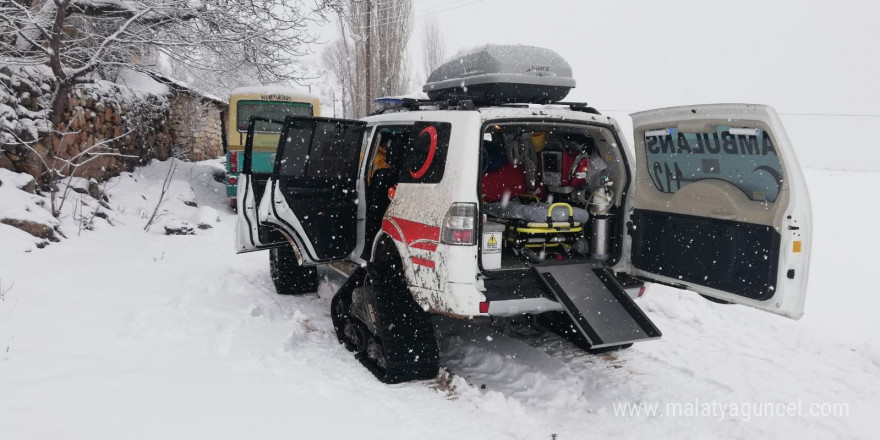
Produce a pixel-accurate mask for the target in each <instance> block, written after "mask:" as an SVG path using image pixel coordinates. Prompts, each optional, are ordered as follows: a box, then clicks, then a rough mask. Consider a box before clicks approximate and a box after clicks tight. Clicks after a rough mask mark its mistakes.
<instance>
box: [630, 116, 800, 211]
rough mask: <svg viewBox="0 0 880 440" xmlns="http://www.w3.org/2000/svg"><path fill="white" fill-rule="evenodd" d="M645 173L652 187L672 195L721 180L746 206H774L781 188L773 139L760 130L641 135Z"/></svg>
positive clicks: (724, 128)
mask: <svg viewBox="0 0 880 440" xmlns="http://www.w3.org/2000/svg"><path fill="white" fill-rule="evenodd" d="M645 147H646V148H645V152H646V155H647V159H648V162H647V165H648V172H649V173H650V175H651V180H652V181H653V183H654V186H655V187H656V188H657V189H658V190H659V191H661V192H664V193H675V192H677V191H678V190H680V189H681V188H683V187H685V186H687V185H688V184H690V183H693V182H696V181H700V180H706V179H719V180H723V181H725V182H728V183H730V184H732V185H734V186H736V187H737V188H739V189H740V190H741V191H742V192H743V193H745V195H746V196H748V198H749V199H750V200H753V201H762V202H775V201H776V198H777V197H778V196H779V191H780V189H781V188H782V182H783V173H782V164H781V163H780V162H779V157H778V156H777V155H776V148H775V147H774V141H773V137H772V136H771V134H770V133H769V132H768V131H766V130H763V129H760V128H737V127H730V126H725V125H718V126H715V127H714V130H712V127H710V128H709V129H708V130H704V131H682V130H678V129H677V128H666V129H660V130H649V131H647V132H645Z"/></svg>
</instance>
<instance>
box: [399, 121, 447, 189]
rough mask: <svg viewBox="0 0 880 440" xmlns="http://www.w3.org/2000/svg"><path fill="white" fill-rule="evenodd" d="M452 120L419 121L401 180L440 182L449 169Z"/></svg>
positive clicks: (412, 137)
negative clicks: (448, 153) (447, 168)
mask: <svg viewBox="0 0 880 440" xmlns="http://www.w3.org/2000/svg"><path fill="white" fill-rule="evenodd" d="M451 130H452V124H450V123H448V122H416V123H415V124H414V125H413V127H412V134H411V137H410V141H409V144H408V145H407V146H406V150H405V151H406V154H405V155H404V159H403V169H402V170H401V171H400V182H401V183H439V182H440V180H442V179H443V171H444V170H445V169H446V153H447V152H448V151H449V136H450V132H451Z"/></svg>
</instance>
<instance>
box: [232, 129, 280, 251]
mask: <svg viewBox="0 0 880 440" xmlns="http://www.w3.org/2000/svg"><path fill="white" fill-rule="evenodd" d="M283 124H284V121H278V120H272V119H266V118H259V117H252V118H251V119H250V121H249V122H248V130H247V138H246V139H245V143H244V158H243V159H242V167H241V173H240V174H239V175H238V182H237V183H236V185H237V188H238V190H237V194H238V202H237V206H236V208H238V219H237V220H236V225H235V251H236V253H239V254H241V253H244V252H253V251H259V250H263V249H271V248H275V247H282V246H286V245H287V240H286V239H285V238H284V236H283V235H281V233H280V232H279V231H278V230H276V229H275V228H273V227H271V226H269V225H266V224H261V223H260V221H259V219H258V218H257V217H258V216H257V207H258V206H259V201H260V200H261V199H262V196H263V193H264V191H265V187H266V186H265V183H264V182H258V181H257V179H256V178H255V177H254V175H253V171H252V163H253V149H254V134H255V133H257V132H258V131H260V130H259V128H263V127H266V126H273V125H274V126H277V127H280V126H282V125H283Z"/></svg>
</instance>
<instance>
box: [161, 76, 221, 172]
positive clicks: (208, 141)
mask: <svg viewBox="0 0 880 440" xmlns="http://www.w3.org/2000/svg"><path fill="white" fill-rule="evenodd" d="M225 117H226V111H225V104H222V103H218V102H216V101H213V100H211V99H208V98H204V97H201V96H198V95H196V94H193V93H187V92H182V91H177V92H175V93H174V94H173V95H172V97H171V114H170V125H171V145H172V149H173V152H174V154H175V155H176V156H178V157H181V158H184V159H187V160H192V161H199V160H205V159H211V158H215V157H217V156H220V155H222V154H223V153H224V151H223V127H224V124H223V121H224V118H225Z"/></svg>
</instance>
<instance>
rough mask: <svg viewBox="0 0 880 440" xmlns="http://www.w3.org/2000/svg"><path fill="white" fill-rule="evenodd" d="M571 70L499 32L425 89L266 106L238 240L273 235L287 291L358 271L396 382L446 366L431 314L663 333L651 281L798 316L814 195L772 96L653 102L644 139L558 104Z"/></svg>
mask: <svg viewBox="0 0 880 440" xmlns="http://www.w3.org/2000/svg"><path fill="white" fill-rule="evenodd" d="M574 86H575V81H574V79H573V78H572V75H571V69H570V67H569V65H568V64H567V63H566V62H565V60H563V59H562V58H561V57H559V56H558V55H557V54H556V53H554V52H552V51H550V50H546V49H540V48H534V47H526V46H486V47H484V48H481V49H479V50H476V51H474V52H471V53H468V54H464V55H462V56H460V57H458V58H456V59H454V60H452V61H450V62H449V63H447V64H445V65H443V66H441V67H440V68H439V69H438V70H437V71H435V72H433V73H432V74H431V76H430V77H429V79H428V83H427V84H426V85H425V87H424V90H425V92H427V94H428V96H429V99H428V100H409V99H402V100H394V99H391V100H385V101H384V104H385V107H384V108H383V109H382V110H380V111H378V112H377V113H376V114H374V115H372V116H369V117H367V118H364V119H361V120H343V119H329V118H315V117H288V118H286V119H285V120H284V121H270V122H272V123H277V124H280V125H281V126H282V129H281V139H280V143H279V146H278V152H277V157H276V163H275V169H274V172H273V175H272V176H271V179H270V181H269V183H268V184H267V185H266V187H265V191H254V187H253V182H251V180H250V178H249V164H250V155H251V153H250V150H249V149H247V148H246V149H245V157H244V162H243V167H242V171H241V177H240V179H239V183H238V194H239V198H238V203H239V206H238V213H239V223H238V237H237V249H238V251H239V252H248V251H255V250H260V249H272V251H271V252H272V255H271V258H270V263H271V271H272V277H273V279H274V280H275V283H276V287H277V288H278V291H279V293H290V294H297V293H303V292H313V291H314V290H315V288H316V285H317V275H316V272H315V269H314V268H315V267H316V266H318V265H326V264H336V265H338V264H339V263H341V262H347V263H348V264H349V265H350V266H351V267H353V268H354V270H353V272H352V273H351V274H350V277H349V278H348V281H347V282H346V283H345V284H344V285H343V286H342V287H341V288H340V289H339V291H338V292H337V293H336V294H335V296H334V298H333V300H332V303H331V308H332V310H331V312H332V318H333V323H334V326H335V328H336V332H337V335H338V337H339V340H340V341H341V342H342V343H343V344H345V346H346V347H347V348H349V349H350V350H351V351H353V352H354V353H356V355H357V357H358V358H359V359H360V360H361V361H362V362H363V363H364V365H365V366H367V367H368V368H369V369H370V370H371V371H372V372H373V373H374V374H375V375H376V376H377V377H378V378H379V379H380V380H382V381H384V382H388V383H393V382H401V381H407V380H414V379H425V378H430V377H433V376H434V375H436V373H437V370H438V360H437V358H438V354H437V342H436V340H435V337H434V332H433V328H432V325H431V320H430V316H431V315H432V314H440V315H446V316H451V317H455V318H461V319H471V318H475V317H510V316H517V315H532V316H536V317H538V318H540V320H541V322H543V323H544V324H546V325H547V326H548V327H550V328H551V329H554V330H555V331H558V332H560V333H561V334H564V335H567V336H569V337H570V338H572V339H573V340H575V341H576V342H578V343H579V344H580V345H581V346H582V347H584V348H585V349H588V350H591V351H601V350H609V349H617V348H621V347H627V346H629V345H631V344H632V343H634V342H640V341H647V340H651V339H657V338H659V337H660V335H661V334H660V331H659V330H658V329H657V327H656V326H655V325H654V324H653V323H652V322H651V320H650V319H649V318H648V316H647V315H646V314H645V313H644V312H642V310H641V309H640V308H639V307H638V305H637V304H636V302H635V301H634V297H637V296H638V295H639V294H640V292H641V287H642V285H643V283H644V282H654V283H659V284H664V285H668V286H673V287H677V288H681V289H686V290H690V291H693V292H696V293H699V294H701V295H703V296H705V297H706V298H708V299H711V300H713V301H718V302H724V303H736V304H743V305H747V306H750V307H754V308H756V309H759V310H763V311H766V312H770V313H774V314H778V315H783V316H786V317H789V318H793V319H798V318H799V317H800V316H801V315H802V314H803V309H804V297H805V292H806V285H807V275H808V269H809V258H810V241H811V240H810V238H811V237H810V235H811V226H812V222H811V210H810V200H809V196H808V194H807V187H806V184H805V182H804V177H803V175H802V173H801V169H800V167H799V165H798V161H797V158H796V157H795V154H794V149H793V147H792V145H791V143H790V142H789V140H788V137H787V136H786V134H785V130H784V129H783V126H782V122H781V121H780V119H779V116H778V115H777V114H776V112H775V111H774V110H773V109H772V108H770V107H768V106H764V105H751V104H712V105H693V106H684V107H674V108H664V109H658V110H649V111H644V112H639V113H635V114H633V115H632V118H633V125H634V139H635V145H634V148H630V146H629V145H627V141H626V140H625V139H624V136H623V133H622V132H621V128H620V125H618V123H617V121H615V120H614V119H612V118H610V117H607V116H604V115H602V114H600V113H599V112H598V111H596V110H595V109H593V108H591V107H589V106H587V105H586V104H582V103H569V102H565V101H564V99H565V96H566V95H567V93H568V91H569V90H570V89H571V88H572V87H574ZM263 122H265V121H263ZM254 123H255V121H252V122H251V131H252V130H253V126H254ZM251 137H252V136H250V135H249V136H248V139H250V138H251Z"/></svg>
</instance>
